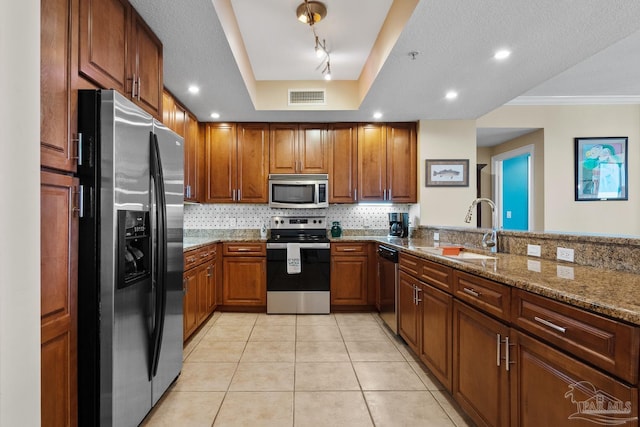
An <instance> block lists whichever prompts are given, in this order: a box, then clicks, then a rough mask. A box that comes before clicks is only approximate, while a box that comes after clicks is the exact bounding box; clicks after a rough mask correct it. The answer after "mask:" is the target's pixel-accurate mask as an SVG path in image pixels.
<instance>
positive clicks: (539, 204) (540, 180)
mask: <svg viewBox="0 0 640 427" xmlns="http://www.w3.org/2000/svg"><path fill="white" fill-rule="evenodd" d="M527 145H533V151H534V154H533V159H532V165H533V180H534V182H533V189H534V190H533V194H532V200H533V206H534V211H533V218H532V219H533V222H532V224H533V227H532V228H531V231H544V130H543V129H540V130H537V131H534V132H531V133H529V134H527V135H523V136H521V137H519V138H515V139H512V140H511V141H507V142H505V143H502V144H500V145H496V146H494V147H486V148H482V149H478V151H479V152H480V151H481V150H482V153H483V159H482V162H481V161H480V160H478V163H487V166H486V167H485V168H484V169H483V170H482V174H483V175H482V176H483V178H482V194H483V196H486V197H491V198H492V199H493V200H495V198H496V197H495V195H494V194H493V190H494V189H493V182H492V177H493V176H494V171H493V168H492V166H493V164H492V162H491V157H493V156H497V155H499V154H503V153H506V152H509V151H512V150H516V149H518V148H522V147H525V146H527ZM478 157H480V154H479V155H478ZM487 157H488V158H487ZM487 175H489V176H488V177H487ZM485 191H486V192H485ZM482 215H483V226H487V227H488V226H490V223H486V222H485V220H484V215H485V213H484V211H483V213H482ZM485 224H488V225H485Z"/></svg>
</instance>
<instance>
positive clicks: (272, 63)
mask: <svg viewBox="0 0 640 427" xmlns="http://www.w3.org/2000/svg"><path fill="white" fill-rule="evenodd" d="M301 2H302V0H260V1H256V0H231V5H232V6H233V11H234V13H235V16H236V19H237V21H238V26H239V27H240V32H241V33H242V39H243V41H244V44H245V47H246V50H247V53H248V55H249V58H250V60H251V66H252V68H253V72H254V74H255V77H256V80H318V79H321V78H322V73H321V71H322V68H323V66H324V63H323V60H324V58H322V59H318V57H317V56H316V53H315V50H314V46H315V38H314V35H313V30H312V29H311V27H310V26H309V25H307V24H303V23H301V22H300V21H298V20H297V19H296V13H295V12H296V9H297V7H298V5H299V4H301ZM323 3H324V4H325V5H326V6H327V12H328V13H327V16H326V18H325V19H323V20H322V21H320V22H318V23H317V24H315V29H316V34H317V35H318V37H319V39H320V41H321V42H322V40H325V43H326V44H325V46H326V48H327V50H328V51H329V54H330V59H331V68H332V77H333V78H334V79H336V80H357V79H358V77H359V76H360V72H361V71H362V66H363V65H364V63H365V61H366V60H367V57H368V53H369V51H370V50H371V47H372V46H373V43H374V42H375V41H376V37H377V36H378V32H379V31H380V28H381V27H382V23H383V22H384V19H385V17H386V16H387V12H388V11H389V7H390V6H391V3H392V0H367V10H366V12H364V13H363V12H362V11H361V10H360V9H361V3H360V2H357V1H344V0H324V2H323ZM361 22H366V25H360V24H359V23H361Z"/></svg>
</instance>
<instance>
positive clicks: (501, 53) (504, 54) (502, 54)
mask: <svg viewBox="0 0 640 427" xmlns="http://www.w3.org/2000/svg"><path fill="white" fill-rule="evenodd" d="M509 55H511V51H509V50H507V49H502V50H499V51H497V52H496V53H495V54H494V55H493V57H494V58H495V59H506V58H508V57H509Z"/></svg>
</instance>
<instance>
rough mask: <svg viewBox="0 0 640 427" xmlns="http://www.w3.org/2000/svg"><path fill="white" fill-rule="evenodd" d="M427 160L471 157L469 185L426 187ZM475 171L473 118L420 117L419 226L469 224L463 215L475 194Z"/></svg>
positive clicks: (474, 127)
mask: <svg viewBox="0 0 640 427" xmlns="http://www.w3.org/2000/svg"><path fill="white" fill-rule="evenodd" d="M425 159H469V187H425ZM475 171H476V125H475V121H474V120H421V121H420V123H419V129H418V189H419V191H418V200H419V205H420V225H448V226H467V225H468V224H466V223H465V222H464V217H465V215H466V213H467V209H468V208H469V205H470V204H471V202H472V201H473V200H474V199H475V197H476V173H475ZM412 216H413V213H412Z"/></svg>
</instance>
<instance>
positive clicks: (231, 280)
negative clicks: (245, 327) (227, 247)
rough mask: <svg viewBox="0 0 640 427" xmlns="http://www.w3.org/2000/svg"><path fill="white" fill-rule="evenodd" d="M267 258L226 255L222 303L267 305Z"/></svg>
mask: <svg viewBox="0 0 640 427" xmlns="http://www.w3.org/2000/svg"><path fill="white" fill-rule="evenodd" d="M266 266H267V260H266V258H264V257H224V260H223V275H224V279H223V286H222V303H223V304H224V305H236V306H265V305H267V276H266Z"/></svg>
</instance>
